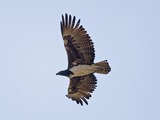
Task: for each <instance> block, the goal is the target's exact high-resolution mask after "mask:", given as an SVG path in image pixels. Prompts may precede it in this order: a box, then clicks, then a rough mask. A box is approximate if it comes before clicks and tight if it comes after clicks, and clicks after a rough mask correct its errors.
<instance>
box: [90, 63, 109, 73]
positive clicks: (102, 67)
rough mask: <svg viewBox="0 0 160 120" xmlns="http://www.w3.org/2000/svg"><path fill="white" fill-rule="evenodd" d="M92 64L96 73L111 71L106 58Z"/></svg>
mask: <svg viewBox="0 0 160 120" xmlns="http://www.w3.org/2000/svg"><path fill="white" fill-rule="evenodd" d="M92 66H93V67H94V68H95V72H96V73H100V74H107V73H109V72H110V71H111V68H110V66H109V63H108V62H107V60H104V61H101V62H97V63H95V64H93V65H92Z"/></svg>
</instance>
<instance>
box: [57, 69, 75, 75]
mask: <svg viewBox="0 0 160 120" xmlns="http://www.w3.org/2000/svg"><path fill="white" fill-rule="evenodd" d="M71 74H73V72H71V71H70V70H63V71H60V72H58V73H57V74H56V75H62V76H66V77H69V76H70V75H71Z"/></svg>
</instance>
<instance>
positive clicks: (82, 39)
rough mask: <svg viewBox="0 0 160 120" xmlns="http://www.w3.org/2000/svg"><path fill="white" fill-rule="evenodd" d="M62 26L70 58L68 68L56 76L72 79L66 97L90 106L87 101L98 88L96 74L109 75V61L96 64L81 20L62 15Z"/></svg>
mask: <svg viewBox="0 0 160 120" xmlns="http://www.w3.org/2000/svg"><path fill="white" fill-rule="evenodd" d="M60 26H61V33H62V37H63V41H64V47H65V49H66V52H67V56H68V68H67V69H66V70H63V71H60V72H58V73H57V74H56V75H62V76H66V77H68V78H69V79H70V82H69V87H68V95H66V96H67V97H68V98H70V99H72V100H73V101H76V102H77V104H79V103H80V104H81V105H83V103H86V104H87V105H88V101H87V99H89V98H90V97H91V93H92V92H93V91H94V90H95V89H96V87H97V86H96V84H97V79H96V77H95V76H94V73H100V74H107V73H109V72H110V71H111V68H110V66H109V63H108V62H107V60H104V61H101V62H97V63H94V58H95V50H94V45H93V42H92V40H91V37H90V36H89V34H87V31H86V30H85V29H84V27H83V26H82V25H80V19H79V20H78V21H77V22H76V17H75V16H73V17H72V16H71V15H68V14H65V15H62V21H61V22H60Z"/></svg>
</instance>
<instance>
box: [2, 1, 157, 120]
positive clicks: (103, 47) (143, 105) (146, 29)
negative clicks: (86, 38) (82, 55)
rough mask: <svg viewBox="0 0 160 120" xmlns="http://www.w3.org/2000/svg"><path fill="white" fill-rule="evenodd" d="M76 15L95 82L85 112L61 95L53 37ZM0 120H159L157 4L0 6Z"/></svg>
mask: <svg viewBox="0 0 160 120" xmlns="http://www.w3.org/2000/svg"><path fill="white" fill-rule="evenodd" d="M65 13H68V14H71V15H75V16H76V18H77V19H81V24H82V25H83V26H84V28H85V29H86V30H87V32H88V33H89V35H90V36H91V38H92V40H93V42H94V45H95V50H96V51H95V53H96V59H95V62H98V61H101V60H106V59H107V60H108V62H109V63H110V66H111V68H112V71H111V72H110V73H109V74H108V75H100V74H95V75H96V77H97V80H98V84H97V85H98V87H97V89H96V90H95V91H94V92H93V94H92V97H91V98H90V100H89V101H88V102H89V105H88V106H87V105H84V106H80V105H77V104H76V102H73V101H71V100H70V99H68V98H67V97H65V95H66V94H67V89H68V84H69V80H68V78H66V77H62V76H56V73H57V72H58V71H60V70H64V69H66V68H67V65H68V62H67V55H66V51H65V49H64V46H63V40H62V37H61V32H60V21H61V15H62V14H65ZM0 73H1V75H0V120H75V119H76V120H87V119H88V120H160V1H159V0H97V1H96V0H92V1H89V0H88V1H87V0H81V1H77V0H67V1H64V0H46V1H39V0H26V1H25V0H24V1H22V0H0Z"/></svg>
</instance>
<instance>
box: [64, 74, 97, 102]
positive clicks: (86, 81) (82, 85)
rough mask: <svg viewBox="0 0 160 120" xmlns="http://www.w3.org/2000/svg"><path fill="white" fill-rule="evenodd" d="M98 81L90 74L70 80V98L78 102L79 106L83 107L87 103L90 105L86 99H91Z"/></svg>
mask: <svg viewBox="0 0 160 120" xmlns="http://www.w3.org/2000/svg"><path fill="white" fill-rule="evenodd" d="M96 84H97V79H96V77H95V76H94V75H93V74H89V75H86V76H82V77H75V78H71V79H70V84H69V87H68V95H66V96H67V97H68V98H71V99H72V100H73V101H76V102H77V104H79V103H80V104H81V105H83V102H85V103H86V104H87V105H88V102H87V100H86V99H89V98H90V97H91V93H92V92H93V91H94V90H95V88H96Z"/></svg>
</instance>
